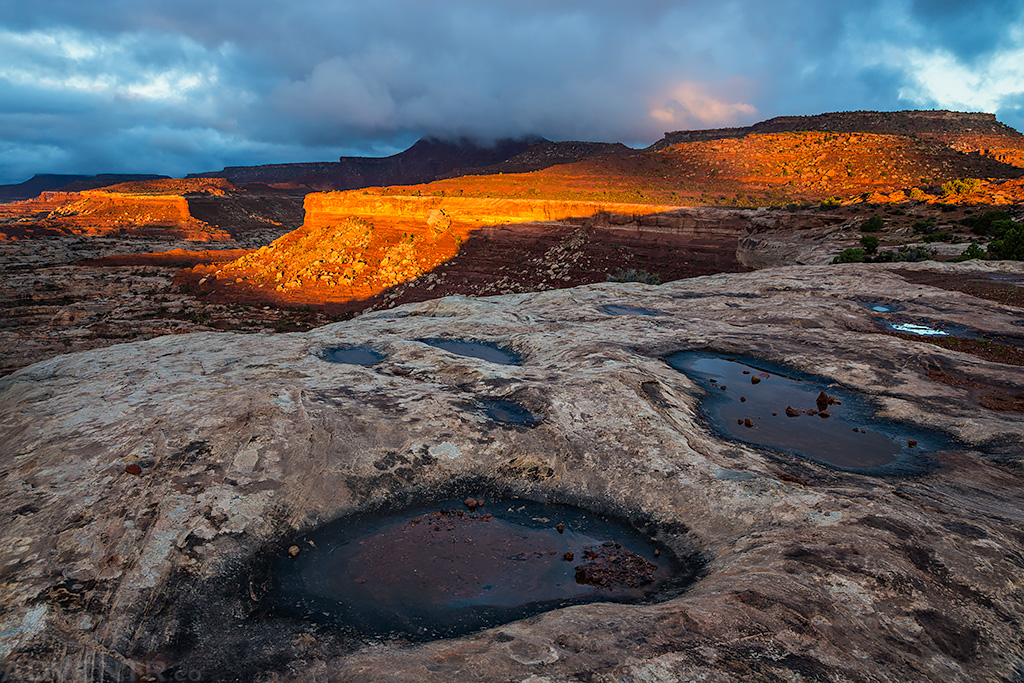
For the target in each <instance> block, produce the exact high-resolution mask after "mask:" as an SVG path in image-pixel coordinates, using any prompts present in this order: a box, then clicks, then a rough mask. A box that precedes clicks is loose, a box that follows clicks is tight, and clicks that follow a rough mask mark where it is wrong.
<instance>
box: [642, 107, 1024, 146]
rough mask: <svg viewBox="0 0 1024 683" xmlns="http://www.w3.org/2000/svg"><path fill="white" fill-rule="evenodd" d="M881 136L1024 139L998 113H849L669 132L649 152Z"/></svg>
mask: <svg viewBox="0 0 1024 683" xmlns="http://www.w3.org/2000/svg"><path fill="white" fill-rule="evenodd" d="M802 131H815V132H823V133H877V134H881V135H926V136H933V137H937V136H961V135H963V136H972V135H986V136H990V137H1000V138H1007V139H1011V140H1024V136H1022V135H1021V134H1020V133H1019V132H1017V131H1016V130H1014V129H1013V128H1011V127H1009V126H1007V125H1006V124H1003V123H1000V122H999V121H998V120H996V117H995V114H987V113H982V112H957V111H945V110H937V111H893V112H887V111H849V112H834V113H828V114H815V115H813V116H777V117H775V118H772V119H768V120H767V121H761V122H759V123H755V124H754V125H752V126H744V127H740V128H709V129H705V130H680V131H674V132H670V133H665V137H664V138H662V139H661V140H659V141H658V142H656V143H654V144H653V145H652V146H651V147H650V148H649V149H653V150H656V149H664V148H665V147H668V146H670V145H674V144H678V143H680V142H700V141H707V140H719V139H722V138H737V137H743V136H744V135H751V134H754V133H794V132H802Z"/></svg>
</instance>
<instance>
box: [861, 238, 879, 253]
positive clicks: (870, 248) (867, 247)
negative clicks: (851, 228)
mask: <svg viewBox="0 0 1024 683" xmlns="http://www.w3.org/2000/svg"><path fill="white" fill-rule="evenodd" d="M860 246H862V247H864V253H865V254H874V253H875V252H876V251H878V238H877V237H875V236H874V235H864V236H863V237H861V238H860Z"/></svg>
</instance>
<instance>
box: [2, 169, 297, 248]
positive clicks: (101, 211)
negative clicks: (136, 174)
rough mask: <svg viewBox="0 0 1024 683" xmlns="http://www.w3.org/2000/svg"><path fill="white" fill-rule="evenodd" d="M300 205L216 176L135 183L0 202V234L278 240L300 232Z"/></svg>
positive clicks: (290, 197) (287, 195)
mask: <svg viewBox="0 0 1024 683" xmlns="http://www.w3.org/2000/svg"><path fill="white" fill-rule="evenodd" d="M301 201H302V200H301V195H296V194H294V193H286V192H277V191H273V190H266V191H264V192H262V193H261V192H255V191H249V190H246V189H242V188H239V187H237V186H235V185H233V184H232V183H231V182H229V181H227V180H224V179H221V178H213V179H210V178H199V179H193V178H190V179H158V180H151V181H133V182H126V183H121V184H117V185H112V186H110V187H107V188H104V189H100V190H84V191H80V192H64V191H47V192H43V193H42V194H40V195H39V196H38V197H36V198H35V199H31V200H27V201H22V202H13V203H10V204H0V234H4V235H6V236H7V237H10V238H22V237H31V236H40V235H62V234H74V235H110V234H123V235H147V236H160V237H168V238H176V239H185V240H193V241H203V242H207V241H225V240H230V239H232V238H237V237H238V236H239V235H241V234H243V233H245V232H246V231H252V230H254V229H255V230H262V231H270V232H275V228H276V233H277V234H278V235H279V234H281V232H284V231H285V230H287V229H288V228H289V227H296V226H298V225H299V224H300V223H301V221H302V208H301ZM264 244H265V242H264Z"/></svg>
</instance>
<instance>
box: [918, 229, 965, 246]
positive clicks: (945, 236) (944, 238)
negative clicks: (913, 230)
mask: <svg viewBox="0 0 1024 683" xmlns="http://www.w3.org/2000/svg"><path fill="white" fill-rule="evenodd" d="M921 241H922V242H929V243H931V242H949V243H951V244H956V243H957V242H959V241H960V238H959V237H957V236H956V235H954V234H952V233H950V232H949V231H947V230H943V231H942V232H934V233H932V234H930V235H925V236H924V237H922V238H921Z"/></svg>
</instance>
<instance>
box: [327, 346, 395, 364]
mask: <svg viewBox="0 0 1024 683" xmlns="http://www.w3.org/2000/svg"><path fill="white" fill-rule="evenodd" d="M320 356H321V358H323V359H324V360H326V361H329V362H331V363H348V364H349V365H374V364H375V363H379V362H380V361H382V360H384V358H385V355H384V354H383V353H381V352H379V351H375V350H374V349H373V347H372V346H370V345H368V344H363V345H359V346H335V347H332V348H329V349H324V350H323V351H322V352H321V354H320Z"/></svg>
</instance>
